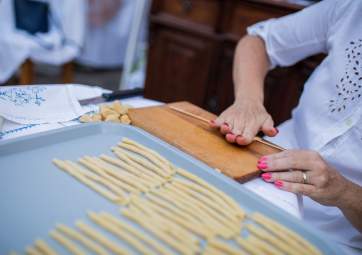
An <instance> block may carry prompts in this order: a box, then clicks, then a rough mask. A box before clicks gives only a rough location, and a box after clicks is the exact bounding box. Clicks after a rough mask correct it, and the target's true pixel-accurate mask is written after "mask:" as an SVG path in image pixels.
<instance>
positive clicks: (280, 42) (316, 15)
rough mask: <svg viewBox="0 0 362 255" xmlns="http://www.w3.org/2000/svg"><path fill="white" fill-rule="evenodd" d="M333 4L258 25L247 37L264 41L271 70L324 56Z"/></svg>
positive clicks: (323, 3) (327, 0)
mask: <svg viewBox="0 0 362 255" xmlns="http://www.w3.org/2000/svg"><path fill="white" fill-rule="evenodd" d="M336 3H337V0H324V1H321V2H319V3H317V4H314V5H312V6H310V7H307V8H305V9H303V10H301V11H299V12H297V13H293V14H290V15H287V16H284V17H281V18H278V19H270V20H267V21H262V22H259V23H257V24H254V25H252V26H250V27H248V29H247V32H248V34H249V35H255V36H259V37H261V38H262V39H263V40H264V43H265V47H266V51H267V55H268V57H269V60H270V63H271V66H270V69H272V68H274V67H275V66H290V65H293V64H295V63H296V62H298V61H300V60H302V59H304V58H306V57H308V56H311V55H314V54H317V53H322V52H323V53H327V52H328V46H327V39H328V36H329V32H330V29H331V27H332V24H333V19H334V11H335V8H336V7H335V6H336Z"/></svg>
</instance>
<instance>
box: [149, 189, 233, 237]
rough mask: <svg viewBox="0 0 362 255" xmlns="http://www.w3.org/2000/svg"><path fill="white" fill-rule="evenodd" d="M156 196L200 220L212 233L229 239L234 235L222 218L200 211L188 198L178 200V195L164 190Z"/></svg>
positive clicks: (197, 205)
mask: <svg viewBox="0 0 362 255" xmlns="http://www.w3.org/2000/svg"><path fill="white" fill-rule="evenodd" d="M151 193H152V191H151ZM158 196H160V197H162V198H164V199H166V200H168V201H170V203H171V202H173V203H174V204H176V205H177V206H178V208H180V209H181V210H184V211H186V212H187V213H188V214H189V215H192V216H194V217H195V218H197V219H200V221H201V222H204V224H207V225H210V226H212V229H213V232H215V233H218V234H220V235H221V236H223V237H225V238H230V237H231V236H232V235H234V234H235V230H234V229H230V228H229V227H228V226H226V225H225V224H224V220H223V219H222V218H221V219H220V217H219V216H218V217H216V218H215V216H214V212H213V213H211V212H210V211H208V210H202V209H201V208H200V206H199V203H198V202H197V201H196V200H190V199H189V198H188V197H186V198H184V197H182V198H180V196H179V195H178V194H175V193H174V192H170V191H169V190H166V189H165V190H162V193H161V192H158ZM195 201H196V202H195ZM220 230H222V231H220Z"/></svg>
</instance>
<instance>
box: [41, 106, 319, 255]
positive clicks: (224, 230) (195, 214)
mask: <svg viewBox="0 0 362 255" xmlns="http://www.w3.org/2000/svg"><path fill="white" fill-rule="evenodd" d="M104 113H105V116H112V113H111V112H110V111H109V109H108V110H105V109H104ZM111 150H112V151H113V153H114V156H110V155H106V154H102V155H100V156H99V157H94V156H92V157H91V156H84V157H82V158H80V159H79V161H78V162H79V163H77V162H73V161H69V160H58V159H55V160H54V163H55V164H56V165H57V166H58V167H59V168H60V169H62V170H64V171H65V172H67V173H69V174H70V175H71V176H73V177H74V178H76V179H77V180H79V181H80V182H82V183H84V184H86V185H87V186H89V187H90V188H91V189H93V190H95V191H97V192H98V193H100V194H101V195H102V196H104V197H105V198H107V199H109V200H110V201H111V202H113V203H116V204H121V205H122V207H121V208H120V215H118V217H117V216H115V215H112V214H110V213H107V212H101V213H94V212H89V213H88V216H89V218H90V220H91V221H92V223H93V224H94V225H96V226H98V228H101V229H102V230H103V231H105V232H107V233H109V234H111V235H113V236H114V237H117V238H118V239H119V240H121V243H124V244H127V246H128V247H131V249H132V250H135V251H137V252H138V253H140V254H162V255H166V254H174V253H175V254H252V255H260V254H271V255H277V254H290V255H294V254H295V255H299V254H303V253H305V252H307V253H308V254H312V255H317V254H321V253H320V251H319V250H318V249H317V248H316V247H315V246H313V245H312V244H310V243H309V242H307V241H306V240H304V239H303V238H302V237H300V236H299V235H297V234H296V233H294V232H293V231H291V230H289V229H287V228H286V227H284V226H282V225H280V224H279V223H277V222H275V221H273V220H271V219H269V218H268V217H266V216H264V215H262V214H260V213H257V212H255V213H252V214H246V213H245V212H244V210H243V209H242V208H241V207H240V206H239V205H238V204H237V202H236V201H235V200H234V199H233V198H231V197H230V196H228V195H226V194H225V193H223V192H222V191H220V190H219V189H217V188H215V187H214V186H212V185H210V184H208V183H207V182H206V181H204V180H203V179H201V178H199V177H198V176H196V175H194V174H191V173H190V172H188V171H186V170H184V169H181V168H177V167H175V166H174V165H172V164H171V162H169V161H168V160H167V159H165V158H163V157H162V156H161V155H160V154H159V153H157V152H155V151H153V150H151V149H150V148H147V147H145V146H144V145H141V144H139V143H137V142H135V141H132V140H130V139H127V138H125V139H122V141H121V142H120V143H119V144H118V146H117V147H113V148H111ZM125 218H127V219H128V221H130V222H132V224H129V223H126V222H125V221H124V219H125ZM76 226H77V228H78V229H79V230H80V231H79V232H78V231H77V230H73V229H72V228H69V227H67V226H64V225H58V226H57V228H56V230H57V231H56V232H52V233H53V234H52V236H53V238H55V239H56V240H57V241H58V242H60V243H62V244H63V246H65V247H67V248H68V249H69V250H71V249H72V250H73V253H74V254H78V253H76V252H79V251H77V250H76V249H75V248H74V247H73V246H69V242H67V240H68V239H65V240H66V241H64V238H67V237H68V238H70V239H71V240H74V241H77V242H78V243H81V244H82V245H83V246H84V247H85V248H87V250H90V251H92V252H94V253H95V254H99V255H106V254H108V251H111V252H112V253H116V254H122V255H123V254H128V250H127V249H124V248H123V246H121V245H118V243H117V242H114V241H112V240H111V239H108V237H107V236H106V235H104V234H102V233H101V232H99V231H98V230H97V229H96V228H94V227H92V226H90V225H88V224H85V223H82V222H77V223H76ZM59 232H61V233H62V234H64V236H60V237H59ZM54 233H55V235H54ZM68 241H70V240H68ZM70 242H71V241H70ZM36 247H37V246H36ZM51 255H53V254H51Z"/></svg>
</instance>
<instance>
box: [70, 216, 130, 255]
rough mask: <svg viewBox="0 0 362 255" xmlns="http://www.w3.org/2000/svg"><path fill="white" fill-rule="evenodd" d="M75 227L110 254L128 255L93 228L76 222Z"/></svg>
mask: <svg viewBox="0 0 362 255" xmlns="http://www.w3.org/2000/svg"><path fill="white" fill-rule="evenodd" d="M76 226H77V227H78V228H79V229H80V231H82V232H83V233H84V234H85V235H87V236H88V237H90V238H92V239H93V240H95V241H97V242H98V243H100V244H101V245H103V246H104V247H105V248H107V249H108V250H110V251H111V252H113V253H115V254H117V255H128V254H129V253H128V252H127V251H126V250H124V249H123V248H121V247H120V246H118V245H117V244H116V243H115V242H113V241H111V240H109V239H108V238H107V237H105V236H104V235H102V234H101V233H99V232H98V231H97V230H95V229H94V228H92V227H90V226H88V225H87V224H85V223H83V222H81V221H78V222H76Z"/></svg>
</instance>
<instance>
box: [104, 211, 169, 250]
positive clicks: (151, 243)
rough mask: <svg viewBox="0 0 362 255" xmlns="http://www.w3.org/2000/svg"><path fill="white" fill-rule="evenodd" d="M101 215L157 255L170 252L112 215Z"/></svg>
mask: <svg viewBox="0 0 362 255" xmlns="http://www.w3.org/2000/svg"><path fill="white" fill-rule="evenodd" d="M101 215H102V216H103V217H104V218H105V219H106V220H108V221H109V222H111V223H113V224H115V225H117V226H118V227H120V228H122V229H124V230H126V231H128V232H130V233H131V234H133V235H134V236H136V237H137V238H138V239H141V240H142V241H144V242H145V243H147V244H148V245H149V246H151V247H153V249H155V250H156V251H157V252H158V253H159V254H163V255H168V254H170V251H169V250H167V249H166V248H165V247H164V246H162V245H161V244H160V243H159V242H158V241H156V240H154V239H152V238H150V237H149V236H148V235H145V234H144V233H142V232H140V231H139V230H137V229H136V228H134V227H131V226H130V225H128V224H126V223H125V222H123V221H121V220H119V219H117V218H116V217H114V216H113V215H111V214H109V213H101Z"/></svg>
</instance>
